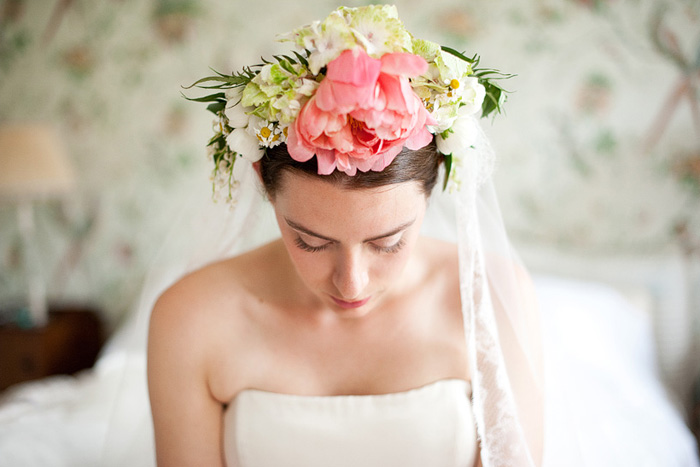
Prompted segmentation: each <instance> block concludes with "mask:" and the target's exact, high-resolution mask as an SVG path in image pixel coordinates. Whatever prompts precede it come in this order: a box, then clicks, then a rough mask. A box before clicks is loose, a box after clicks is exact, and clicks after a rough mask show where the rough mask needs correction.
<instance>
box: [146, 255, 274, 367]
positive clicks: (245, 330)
mask: <svg viewBox="0 0 700 467" xmlns="http://www.w3.org/2000/svg"><path fill="white" fill-rule="evenodd" d="M274 243H275V242H273V243H272V244H268V245H265V246H263V247H260V248H258V249H256V250H253V251H251V252H248V253H245V254H243V255H241V256H238V257H234V258H228V259H225V260H222V261H218V262H215V263H212V264H209V265H207V266H205V267H203V268H201V269H198V270H196V271H194V272H191V273H189V274H187V275H185V276H184V277H182V278H181V279H180V280H178V281H177V282H175V283H174V284H173V285H172V286H170V287H169V288H168V289H166V290H165V291H164V292H163V293H162V294H161V296H160V297H159V298H158V299H157V301H156V303H155V305H154V307H153V311H152V313H151V318H150V325H149V336H148V353H149V366H151V364H160V363H167V362H168V361H171V362H172V364H173V365H176V364H177V365H179V366H186V365H187V364H189V365H191V366H192V367H193V368H194V367H196V368H197V369H198V370H199V368H205V369H206V368H209V367H211V366H212V365H216V364H217V362H218V359H219V358H220V355H221V354H222V353H224V352H226V353H228V354H231V353H232V352H234V351H235V350H236V348H243V347H244V346H245V345H246V339H247V336H251V335H254V334H255V333H253V332H251V331H254V330H255V326H256V319H257V318H256V317H257V314H256V310H257V309H258V308H259V306H260V305H259V304H260V303H262V302H264V301H266V300H267V297H266V294H270V293H271V292H270V287H269V284H270V283H274V278H272V279H271V278H270V277H269V276H270V275H271V274H274V268H273V267H272V266H271V265H273V264H274V263H275V257H276V255H277V254H278V253H277V250H278V248H277V246H276V245H275V244H274Z"/></svg>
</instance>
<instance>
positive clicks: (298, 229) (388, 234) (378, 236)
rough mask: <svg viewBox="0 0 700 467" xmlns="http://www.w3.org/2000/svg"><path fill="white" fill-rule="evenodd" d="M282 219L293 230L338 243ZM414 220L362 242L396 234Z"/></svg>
mask: <svg viewBox="0 0 700 467" xmlns="http://www.w3.org/2000/svg"><path fill="white" fill-rule="evenodd" d="M284 221H285V222H286V223H287V225H288V226H290V227H291V228H293V229H294V230H297V231H299V232H301V233H305V234H306V235H311V236H312V237H317V238H320V239H322V240H326V241H328V242H336V243H340V242H339V241H338V240H336V239H334V238H330V237H326V236H325V235H321V234H318V233H316V232H314V231H313V230H310V229H307V228H306V227H304V226H303V225H299V224H297V223H296V222H294V221H291V220H289V219H287V218H286V217H285V218H284ZM415 221H416V220H415V219H413V220H411V221H409V222H405V223H403V224H401V225H399V226H398V227H396V228H395V229H392V230H390V231H389V232H386V233H383V234H381V235H377V236H376V237H371V238H366V239H365V240H363V243H366V242H373V241H375V240H380V239H382V238H386V237H391V236H392V235H396V234H397V233H399V232H401V231H402V230H404V229H406V228H408V227H410V226H411V225H413V223H414V222H415Z"/></svg>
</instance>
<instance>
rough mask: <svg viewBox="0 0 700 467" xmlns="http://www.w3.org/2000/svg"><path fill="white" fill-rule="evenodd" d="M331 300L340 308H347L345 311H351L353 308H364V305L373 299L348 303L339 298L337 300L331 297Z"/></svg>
mask: <svg viewBox="0 0 700 467" xmlns="http://www.w3.org/2000/svg"><path fill="white" fill-rule="evenodd" d="M331 298H332V299H333V301H334V302H335V303H336V305H338V306H339V307H341V308H345V309H351V308H359V307H361V306H363V305H364V304H366V303H367V302H369V299H370V298H371V297H367V298H365V299H363V300H357V301H355V302H346V301H345V300H340V299H339V298H335V297H331Z"/></svg>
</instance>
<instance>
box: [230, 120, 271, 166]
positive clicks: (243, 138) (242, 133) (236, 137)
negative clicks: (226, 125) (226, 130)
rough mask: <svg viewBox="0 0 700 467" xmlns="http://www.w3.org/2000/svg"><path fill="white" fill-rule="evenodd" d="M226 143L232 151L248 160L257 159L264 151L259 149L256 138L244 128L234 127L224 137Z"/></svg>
mask: <svg viewBox="0 0 700 467" xmlns="http://www.w3.org/2000/svg"><path fill="white" fill-rule="evenodd" d="M226 144H228V147H230V148H231V150H232V151H234V152H237V153H238V154H240V155H241V156H243V157H244V158H245V159H247V160H249V161H250V162H257V161H259V160H260V159H261V158H262V156H263V154H264V151H263V150H262V149H260V142H259V141H258V138H257V137H256V136H255V135H251V134H250V132H248V131H247V130H246V129H244V128H234V130H233V131H232V132H231V134H230V135H228V137H227V138H226Z"/></svg>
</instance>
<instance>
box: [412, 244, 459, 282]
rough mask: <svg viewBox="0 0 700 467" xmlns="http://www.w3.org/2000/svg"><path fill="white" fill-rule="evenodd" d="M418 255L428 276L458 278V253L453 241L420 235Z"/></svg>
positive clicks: (443, 278) (441, 278) (442, 278)
mask: <svg viewBox="0 0 700 467" xmlns="http://www.w3.org/2000/svg"><path fill="white" fill-rule="evenodd" d="M417 253H418V255H419V256H420V258H421V261H422V262H423V264H424V266H425V268H426V273H427V274H428V275H429V277H434V278H436V279H440V280H445V279H450V278H452V279H456V280H457V281H458V280H459V254H458V251H457V245H456V244H454V243H450V242H446V241H444V240H438V239H435V238H430V237H421V239H420V243H419V245H418V251H417Z"/></svg>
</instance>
